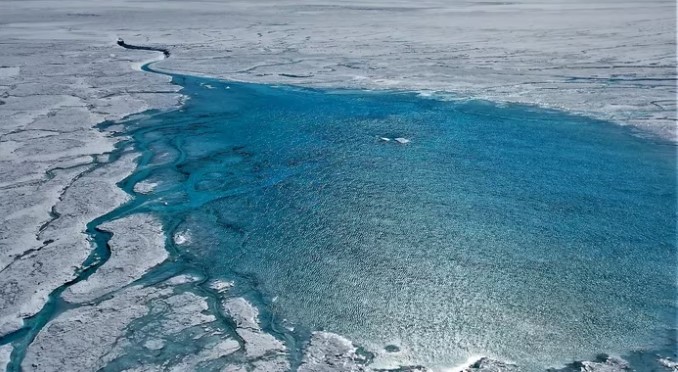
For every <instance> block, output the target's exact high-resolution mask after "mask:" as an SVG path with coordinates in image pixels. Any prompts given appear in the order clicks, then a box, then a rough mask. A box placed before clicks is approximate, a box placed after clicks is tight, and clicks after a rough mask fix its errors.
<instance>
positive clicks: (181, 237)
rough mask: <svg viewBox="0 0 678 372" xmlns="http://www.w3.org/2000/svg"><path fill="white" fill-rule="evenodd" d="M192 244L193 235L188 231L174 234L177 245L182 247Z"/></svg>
mask: <svg viewBox="0 0 678 372" xmlns="http://www.w3.org/2000/svg"><path fill="white" fill-rule="evenodd" d="M190 242H191V233H190V232H189V231H188V230H186V231H183V232H178V233H176V234H174V243H175V244H177V245H182V244H187V243H190Z"/></svg>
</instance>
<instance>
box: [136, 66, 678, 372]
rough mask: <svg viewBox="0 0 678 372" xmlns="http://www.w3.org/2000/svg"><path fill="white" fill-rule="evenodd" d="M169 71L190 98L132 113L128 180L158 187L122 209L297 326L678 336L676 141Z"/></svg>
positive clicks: (512, 343)
mask: <svg viewBox="0 0 678 372" xmlns="http://www.w3.org/2000/svg"><path fill="white" fill-rule="evenodd" d="M174 80H175V82H176V83H178V84H180V85H182V86H183V87H184V91H183V93H184V94H186V95H188V96H189V97H190V99H189V100H188V101H187V103H186V105H185V106H184V107H183V108H182V109H181V110H177V111H174V112H168V113H161V114H155V115H152V116H150V117H142V118H137V119H134V120H130V121H128V122H127V123H125V125H126V128H127V133H128V134H131V135H132V136H133V139H134V142H135V146H136V147H137V149H139V150H141V151H142V152H143V154H144V157H143V158H142V160H141V161H140V165H139V168H138V169H137V171H136V172H135V173H134V175H133V176H132V177H131V178H130V179H129V180H128V181H127V183H126V184H125V185H124V186H125V187H126V188H127V189H128V190H131V189H132V188H133V186H134V184H135V183H136V182H140V181H147V182H153V183H157V184H158V186H157V187H156V189H155V191H153V192H152V193H150V194H148V195H141V194H139V195H137V196H136V197H137V201H138V206H137V207H136V208H135V209H134V212H148V211H151V212H153V213H155V214H157V215H158V216H160V217H161V218H162V219H163V221H164V223H165V226H166V229H167V231H168V233H169V234H171V235H176V236H178V235H182V236H185V237H187V238H188V241H187V242H185V243H183V244H176V245H174V246H173V247H171V248H172V250H174V249H176V251H177V252H179V255H178V256H177V258H176V260H177V261H178V262H179V265H185V266H186V267H191V268H198V269H199V270H200V271H201V272H203V273H204V274H205V275H207V276H208V277H211V278H220V279H225V280H234V281H235V288H234V290H233V291H234V292H233V293H232V294H233V295H245V296H246V297H247V298H249V299H250V300H251V301H253V302H254V303H255V304H256V305H257V306H258V307H259V308H260V309H261V311H262V313H263V314H264V318H265V319H268V320H266V322H270V324H271V326H272V327H276V328H277V329H278V330H282V331H283V332H285V333H287V334H288V337H290V338H291V339H297V340H302V339H303V338H304V337H306V336H307V335H308V332H310V331H313V330H318V329H324V330H328V331H331V332H335V333H338V334H341V335H344V336H346V337H348V338H350V339H351V340H353V341H354V342H356V343H357V344H359V345H362V346H364V347H366V348H367V349H368V350H371V351H373V352H376V353H381V352H382V351H383V348H384V347H385V346H386V345H389V344H395V345H397V346H398V347H399V348H400V349H401V353H400V354H398V355H396V357H397V358H400V359H402V360H404V361H406V362H407V363H409V364H424V365H428V366H432V367H444V366H454V365H457V364H459V363H460V362H463V361H464V360H466V359H467V358H468V357H469V356H471V355H489V356H493V357H496V358H499V359H502V360H510V361H513V362H515V363H518V364H519V365H521V366H523V367H524V368H525V369H527V370H539V369H544V368H547V367H550V366H556V365H559V364H562V363H566V362H569V361H572V360H576V359H586V358H590V357H592V356H594V355H595V354H597V353H600V352H607V353H617V354H629V353H632V352H634V351H643V350H647V351H648V352H649V351H652V352H655V351H657V350H661V351H662V352H664V353H666V352H667V350H672V349H675V347H676V341H675V328H676V324H675V320H676V286H677V284H676V272H675V269H676V241H675V233H676V225H675V216H676V169H675V166H676V154H675V151H676V148H675V146H674V145H671V144H667V143H663V142H661V141H652V140H648V139H641V138H638V137H635V136H633V135H632V133H631V132H630V131H629V130H627V129H625V128H621V127H618V126H615V125H612V124H609V123H604V122H599V121H594V120H591V119H587V118H582V117H576V116H571V115H566V114H563V113H560V112H554V111H544V110H539V109H536V108H530V107H525V106H517V105H508V106H501V107H500V106H496V105H492V104H489V103H484V102H479V101H467V102H444V101H440V100H436V99H425V98H421V97H418V96H417V95H416V94H410V93H384V92H359V91H342V90H328V91H320V90H310V89H297V88H292V87H273V86H265V85H254V84H240V83H231V82H220V81H215V80H207V79H201V78H193V77H185V76H174ZM380 137H387V138H391V139H393V138H396V137H404V138H408V139H410V140H411V142H410V143H407V144H398V143H396V142H394V141H393V140H392V141H389V142H386V141H383V140H381V139H380ZM285 327H290V328H292V327H293V328H294V331H285ZM641 363H642V362H641Z"/></svg>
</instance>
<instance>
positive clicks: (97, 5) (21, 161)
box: [0, 0, 676, 371]
mask: <svg viewBox="0 0 678 372" xmlns="http://www.w3.org/2000/svg"><path fill="white" fill-rule="evenodd" d="M2 8H3V11H2V12H0V23H1V24H2V25H3V26H2V29H1V30H0V36H1V37H2V43H3V47H2V48H0V191H1V192H0V212H1V213H2V215H3V220H2V224H0V291H1V292H0V336H2V335H5V334H7V333H9V332H11V331H14V330H16V329H17V328H18V327H20V326H21V323H22V319H23V318H26V317H29V316H31V315H33V314H35V313H36V312H37V311H38V310H39V309H40V308H41V307H42V306H43V304H44V302H45V299H46V297H47V295H48V294H49V293H50V292H51V291H52V290H53V289H55V288H57V287H59V286H60V285H62V284H63V283H65V282H67V281H69V280H71V279H72V278H73V273H74V271H75V269H76V268H78V267H79V266H80V265H81V263H82V262H83V260H84V259H85V258H86V257H87V255H88V254H89V252H90V250H91V247H90V245H89V243H88V242H87V241H86V236H85V234H83V231H84V228H85V224H86V223H87V222H89V221H91V220H92V219H93V218H95V217H97V216H100V215H102V214H104V213H106V212H107V211H110V210H112V209H113V208H115V207H116V206H118V205H119V204H120V203H123V202H124V201H126V200H127V195H125V194H124V193H123V192H122V191H121V190H119V189H118V188H117V187H116V186H115V182H117V181H119V180H121V179H122V178H124V177H125V176H126V175H128V174H129V172H130V171H131V170H132V169H133V167H134V161H133V160H134V156H133V155H131V154H127V155H126V156H124V157H123V158H122V159H120V160H118V161H116V162H115V163H112V164H108V165H106V166H103V167H98V165H99V164H98V162H103V161H105V158H106V157H105V156H103V154H107V153H109V152H110V151H111V150H113V148H114V147H113V146H114V144H115V142H116V139H114V138H111V137H108V136H107V135H106V134H104V133H102V132H99V131H98V130H96V129H94V128H93V126H94V125H95V124H97V123H99V122H101V121H104V120H116V119H120V118H122V117H124V116H126V115H128V114H131V113H135V112H140V111H144V110H146V109H150V108H157V109H166V108H170V107H173V106H174V105H176V104H177V103H178V102H179V96H178V95H177V93H176V92H177V89H178V88H177V87H176V86H172V85H170V84H169V80H168V78H167V77H163V76H160V75H157V74H145V73H140V72H138V71H135V70H133V68H132V67H133V66H136V67H137V68H138V65H139V62H140V61H142V60H150V59H156V58H157V54H156V53H149V52H142V51H129V50H121V49H120V48H117V47H116V46H115V45H114V41H115V38H116V37H117V36H121V37H123V38H125V39H126V40H129V41H130V42H137V43H143V44H148V43H153V44H158V45H170V46H171V50H172V53H173V56H172V58H171V59H169V60H166V61H163V62H161V63H159V64H158V65H157V67H161V68H165V69H168V70H174V71H184V72H189V73H194V74H203V75H210V76H217V77H223V78H230V79H236V80H246V81H256V82H266V83H290V84H301V85H311V86H330V87H359V88H371V89H382V88H395V89H410V90H421V91H422V95H430V94H431V93H435V92H437V93H438V95H443V96H445V95H448V94H452V95H450V96H449V97H450V98H454V97H455V96H456V95H458V96H463V97H478V98H486V99H490V100H496V101H513V102H523V103H531V104H538V105H543V106H546V107H553V108H559V109H564V110H568V111H573V112H580V113H585V114H587V115H592V116H595V117H599V118H604V119H611V120H614V121H616V122H617V123H619V124H631V125H634V126H636V127H638V128H640V129H641V130H642V131H643V133H652V134H656V135H659V136H661V137H664V138H669V139H672V140H675V139H676V137H675V123H676V121H675V120H676V114H675V100H674V98H675V97H674V94H675V39H674V36H675V3H674V2H672V1H648V2H643V3H642V6H641V5H638V2H635V1H615V2H613V1H605V0H594V1H583V0H576V1H564V0H558V1H555V0H554V1H548V2H536V1H528V0H521V1H515V2H484V1H466V2H448V1H442V0H429V1H423V2H416V4H413V3H412V2H403V1H396V2H388V3H386V2H379V1H369V2H341V3H337V2H334V1H332V2H330V1H326V0H321V1H316V2H313V3H312V4H306V5H299V4H298V3H296V2H292V1H260V2H256V3H249V2H228V3H219V2H198V1H185V2H169V3H168V2H160V1H158V0H155V1H147V2H141V3H140V2H133V1H125V0H111V1H106V2H92V1H84V0H79V1H63V2H59V6H58V7H55V6H53V4H51V3H47V2H44V1H31V2H25V1H4V2H3V7H2ZM95 167H97V168H96V169H95ZM139 192H144V189H141V190H139ZM54 212H56V213H58V215H59V216H60V217H56V216H55V215H54ZM120 223H122V222H120ZM141 223H142V224H143V226H140V229H141V230H142V231H145V232H149V231H150V233H151V234H152V235H153V234H156V233H157V232H158V230H157V229H156V228H155V227H154V225H153V224H154V223H153V222H152V221H150V220H144V221H141ZM125 244H126V243H125ZM125 244H123V245H122V246H123V247H125ZM149 244H151V245H153V244H157V242H156V243H149ZM127 247H128V248H132V247H129V246H127ZM158 248H159V247H157V246H155V248H154V249H151V251H149V252H146V253H148V254H150V255H151V256H148V257H147V259H148V260H149V261H148V262H149V263H150V264H151V266H152V265H153V264H155V263H158V262H160V261H161V260H162V259H164V257H165V256H166V252H164V251H163V250H161V249H158ZM130 252H132V251H130V250H127V251H125V250H121V251H120V252H116V256H114V257H116V259H112V260H111V261H110V262H108V263H107V264H106V265H108V267H107V266H106V265H104V266H103V267H102V268H101V269H100V270H101V272H98V273H97V274H96V275H93V276H92V277H91V278H90V280H88V281H85V282H81V283H80V284H79V285H77V286H75V287H73V288H71V289H70V290H69V291H67V292H66V293H65V296H66V297H68V296H70V299H72V300H74V301H75V300H76V298H79V299H83V300H84V299H88V300H89V299H93V298H97V297H99V296H100V295H101V294H104V293H106V292H108V291H110V290H119V289H120V287H121V286H122V285H124V284H128V283H129V282H130V281H133V280H135V279H137V278H138V277H139V276H140V275H142V274H143V272H145V266H143V267H142V266H138V267H136V269H134V270H132V272H126V273H120V272H118V270H114V268H115V267H116V260H117V262H118V264H117V265H118V266H125V265H124V264H121V262H127V260H128V259H131V257H133V256H134V255H132V256H125V258H124V259H122V258H121V257H122V256H118V255H125V254H129V253H130ZM149 267H150V266H149ZM175 284H176V285H177V286H179V285H180V284H182V283H180V281H177V283H174V284H172V285H175ZM183 284H185V283H183ZM78 296H79V297H78ZM190 304H193V305H190ZM224 306H225V309H224V310H226V311H227V312H228V314H230V316H232V317H233V319H235V320H238V319H239V321H241V323H240V324H241V325H247V326H246V327H242V326H241V327H239V328H237V329H236V331H235V332H236V334H237V335H238V337H240V341H235V340H234V339H233V338H229V337H225V336H224V337H221V336H219V337H206V336H205V335H206V334H207V331H206V328H207V327H209V326H208V325H209V324H211V323H214V322H216V320H215V317H214V315H205V314H202V312H203V311H205V309H207V305H206V300H205V299H204V298H203V297H200V296H198V295H195V294H192V293H181V292H180V291H178V292H175V290H174V289H172V288H170V287H167V286H164V287H162V286H161V287H160V288H154V287H149V288H141V287H131V288H125V289H123V290H121V291H120V292H117V293H116V294H115V296H113V297H112V298H111V299H107V300H105V301H103V302H101V303H96V304H88V305H86V306H82V307H78V308H77V309H74V310H69V311H67V312H65V313H63V314H61V315H60V316H59V317H57V318H56V319H55V320H53V321H52V322H51V323H49V324H48V325H47V327H46V328H44V329H43V331H42V332H41V333H40V334H39V335H38V337H37V338H36V341H35V343H34V344H33V345H32V346H31V347H30V348H29V352H28V355H27V358H26V360H25V362H24V366H27V367H31V368H29V369H31V370H41V369H42V370H44V369H47V367H46V366H47V365H49V363H54V364H53V365H54V366H62V367H63V368H64V370H73V371H76V370H89V369H93V368H94V369H95V368H100V367H101V366H103V365H105V364H107V363H118V365H120V366H125V367H126V368H129V370H157V369H160V366H159V365H157V364H154V360H153V355H155V354H153V353H154V352H162V351H163V350H167V349H168V348H170V347H171V346H172V342H171V340H170V342H168V341H166V340H164V339H162V340H161V339H158V338H153V339H151V338H149V337H148V335H147V334H146V333H144V332H141V333H140V334H141V335H142V336H139V339H132V340H131V341H130V340H129V339H126V338H125V336H123V334H124V328H125V327H127V326H129V325H130V324H133V322H135V321H137V322H138V323H139V324H137V326H138V327H139V329H148V330H150V329H156V330H157V332H155V333H161V334H164V335H166V336H167V337H168V338H170V339H171V338H172V337H175V338H181V337H188V336H187V333H190V332H197V334H195V335H193V336H192V337H196V336H198V335H202V336H201V338H200V339H201V340H202V341H201V343H200V345H201V346H200V348H199V350H198V349H196V350H195V354H194V355H192V356H189V355H187V356H185V357H184V359H182V361H181V363H183V364H179V365H178V366H177V368H179V366H181V367H182V368H190V367H189V366H191V365H196V364H200V363H203V364H204V363H211V361H212V360H214V359H215V358H222V357H226V356H228V355H231V354H233V353H236V354H237V353H238V352H240V353H242V354H244V356H242V358H244V359H247V354H249V355H250V356H252V355H254V356H257V355H264V354H265V355H267V356H268V357H269V359H264V360H257V361H256V362H252V364H250V365H249V366H248V368H249V369H260V370H274V369H285V368H287V366H288V362H287V360H286V358H285V357H281V355H282V354H283V351H284V350H285V349H284V345H283V344H282V343H281V342H280V341H279V340H277V339H275V337H273V336H271V335H269V334H267V333H265V332H263V331H262V330H261V329H260V327H259V325H258V320H257V315H258V314H257V312H256V309H255V308H253V307H252V306H251V305H249V303H248V302H247V301H245V300H243V299H236V300H230V301H227V302H226V304H225V305H224ZM168 307H169V309H170V310H168V312H166V313H163V314H162V315H163V316H164V318H162V317H161V318H162V319H165V320H166V321H167V322H166V324H165V325H164V326H163V325H161V324H156V323H153V322H151V321H146V320H144V319H145V318H144V317H145V316H146V315H147V314H149V312H152V311H159V312H160V313H162V309H167V308H168ZM117 309H123V310H122V311H118V310H117ZM179 313H181V314H183V315H182V316H183V317H188V318H189V319H191V320H190V321H188V320H180V319H181V318H182V316H179V315H177V314H179ZM144 327H146V328H144ZM196 327H197V330H196ZM95 329H97V330H99V331H100V330H102V329H105V330H106V332H104V333H106V334H105V335H104V337H99V332H98V331H97V332H96V333H94V332H93V330H95ZM186 330H190V332H189V331H186ZM182 332H184V333H182ZM337 337H339V336H337ZM126 340H127V341H126ZM248 340H249V346H248V344H247V343H245V344H244V346H243V347H242V348H241V347H238V348H236V343H239V342H247V341H248ZM257 340H263V341H265V343H264V344H262V345H264V346H255V345H256V342H257ZM319 340H322V341H319ZM328 340H333V341H328ZM314 342H315V345H318V342H321V344H322V342H324V343H325V344H326V345H328V346H331V347H334V348H342V350H344V351H346V352H347V353H348V355H349V356H348V357H346V358H347V359H346V358H344V356H339V357H337V358H339V360H332V355H330V354H328V355H329V358H328V357H326V356H323V354H322V353H321V352H313V353H312V354H309V355H315V356H316V357H315V359H314V360H315V361H314V362H313V363H316V366H320V367H318V368H326V367H327V366H326V365H323V364H322V363H324V362H327V361H329V362H331V363H334V362H341V363H353V362H354V358H353V356H354V353H355V348H354V347H353V346H352V345H350V342H348V341H346V342H344V341H342V340H341V339H335V338H334V336H331V335H329V334H328V335H327V337H326V338H323V337H320V336H318V335H317V334H316V335H314V337H313V338H312V340H311V346H310V347H309V350H316V349H315V348H314V346H313V345H314ZM347 342H348V343H347ZM253 344H254V345H253ZM64 345H68V347H66V348H65V347H64ZM143 345H146V347H145V349H146V350H149V353H150V354H153V355H151V356H149V359H148V360H147V363H146V364H145V365H143V366H132V365H129V363H130V362H129V361H127V360H125V358H124V355H125V350H126V349H125V348H128V349H129V350H132V349H134V348H142V349H143V348H144V346H143ZM83 347H86V348H87V350H86V351H87V352H84V351H83ZM10 349H11V347H9V346H6V345H5V346H1V347H0V366H2V365H4V364H5V363H6V361H7V360H8V359H9V353H10ZM62 350H70V351H69V355H68V356H69V358H63V356H62V355H56V354H54V352H56V351H58V352H61V351H62ZM134 350H136V349H134ZM262 353H263V354H262ZM308 358H310V357H308V356H307V357H306V358H305V360H306V361H307V363H306V364H305V366H306V368H309V369H310V368H311V366H312V364H311V363H310V360H311V359H308ZM323 358H325V359H323ZM60 363H61V364H60ZM234 363H235V362H234ZM318 363H319V364H318ZM62 364H63V365H62ZM34 365H35V366H34ZM591 365H593V364H591ZM224 368H226V369H225V370H234V371H235V370H244V369H243V368H244V367H243V365H242V364H238V363H235V364H231V365H229V366H227V367H224Z"/></svg>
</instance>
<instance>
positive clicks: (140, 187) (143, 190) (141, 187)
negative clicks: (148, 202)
mask: <svg viewBox="0 0 678 372" xmlns="http://www.w3.org/2000/svg"><path fill="white" fill-rule="evenodd" d="M157 186H158V184H157V183H156V182H150V181H141V182H138V183H137V184H135V185H134V192H136V193H139V194H150V193H152V192H153V190H155V188H156V187H157Z"/></svg>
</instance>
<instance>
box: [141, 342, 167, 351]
mask: <svg viewBox="0 0 678 372" xmlns="http://www.w3.org/2000/svg"><path fill="white" fill-rule="evenodd" d="M144 347H145V348H146V349H149V350H160V349H162V348H163V347H165V341H164V340H161V339H154V340H148V341H146V342H145V343H144Z"/></svg>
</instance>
